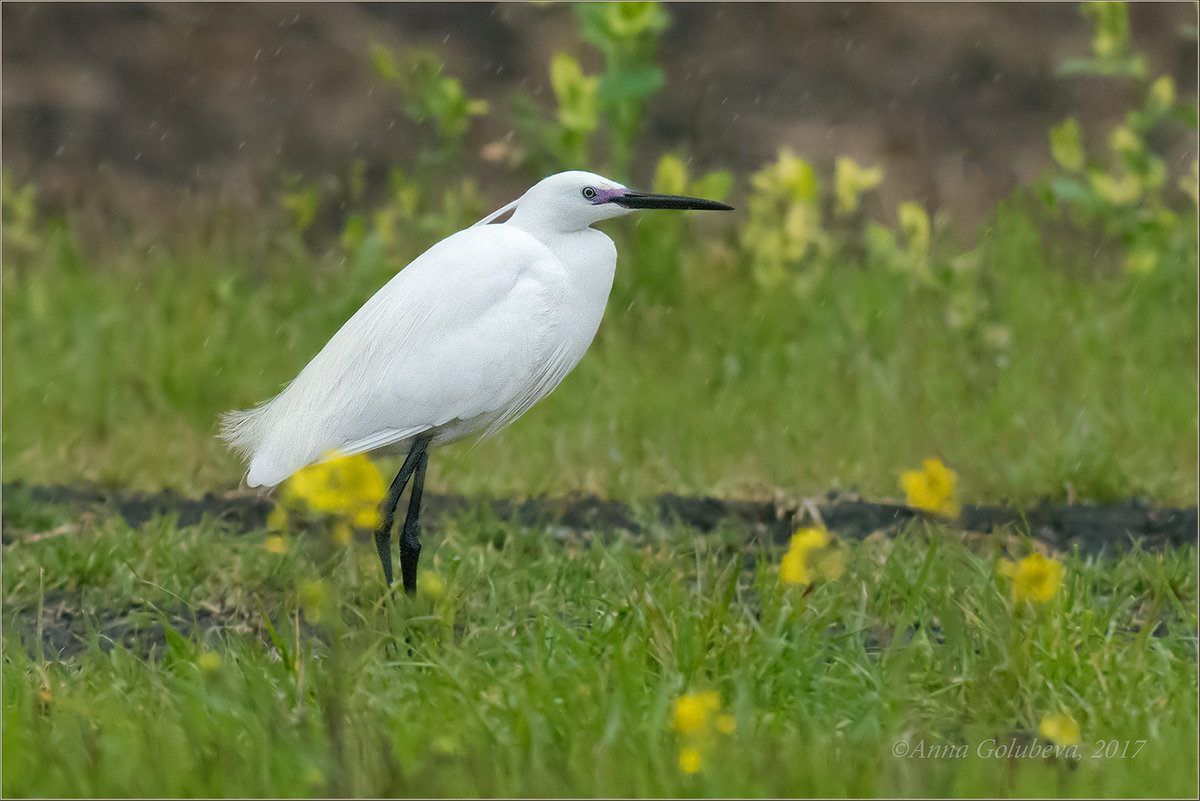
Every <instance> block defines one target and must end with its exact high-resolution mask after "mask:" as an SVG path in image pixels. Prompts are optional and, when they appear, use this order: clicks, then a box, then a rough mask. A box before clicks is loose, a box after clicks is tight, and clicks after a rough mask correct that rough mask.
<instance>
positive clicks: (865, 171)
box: [833, 156, 883, 214]
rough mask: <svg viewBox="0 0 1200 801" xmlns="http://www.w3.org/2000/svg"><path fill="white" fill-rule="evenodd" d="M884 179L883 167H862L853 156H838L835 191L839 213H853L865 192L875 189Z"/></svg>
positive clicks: (835, 171) (834, 181) (835, 170)
mask: <svg viewBox="0 0 1200 801" xmlns="http://www.w3.org/2000/svg"><path fill="white" fill-rule="evenodd" d="M882 181H883V168H882V167H866V168H863V167H860V166H858V164H857V162H855V161H854V159H852V158H848V157H846V156H840V157H838V160H837V161H836V162H835V163H834V179H833V183H834V187H835V189H834V191H835V193H836V194H837V211H838V214H853V213H854V212H855V211H856V210H857V209H858V199H859V196H860V195H862V193H863V192H866V191H868V190H870V189H874V188H875V187H876V186H878V185H879V184H880V182H882Z"/></svg>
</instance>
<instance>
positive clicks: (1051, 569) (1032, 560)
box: [998, 553, 1065, 603]
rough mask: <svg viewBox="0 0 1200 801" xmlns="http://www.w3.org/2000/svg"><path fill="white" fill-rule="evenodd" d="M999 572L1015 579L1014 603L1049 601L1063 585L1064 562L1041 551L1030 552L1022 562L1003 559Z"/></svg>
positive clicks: (1013, 588)
mask: <svg viewBox="0 0 1200 801" xmlns="http://www.w3.org/2000/svg"><path fill="white" fill-rule="evenodd" d="M998 570H999V573H1000V575H1002V576H1009V577H1011V578H1012V580H1013V585H1012V599H1013V603H1019V602H1020V601H1026V600H1029V601H1039V602H1044V601H1049V600H1050V599H1051V598H1053V597H1054V595H1055V593H1057V592H1058V590H1059V588H1060V587H1062V579H1063V573H1064V572H1065V569H1064V568H1063V565H1062V562H1059V561H1057V560H1055V559H1047V558H1046V557H1044V556H1042V555H1041V554H1040V553H1034V554H1030V555H1029V556H1026V557H1025V558H1024V559H1022V560H1021V561H1020V562H1011V561H1009V560H1008V559H1001V560H1000V565H999V568H998Z"/></svg>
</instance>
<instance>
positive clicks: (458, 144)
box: [370, 44, 488, 166]
mask: <svg viewBox="0 0 1200 801" xmlns="http://www.w3.org/2000/svg"><path fill="white" fill-rule="evenodd" d="M370 57H371V64H372V66H374V67H375V72H376V73H377V74H378V75H379V76H380V77H381V78H383V80H384V81H386V82H387V83H389V84H391V85H392V86H394V87H396V88H397V89H399V90H400V92H401V93H402V94H403V95H404V98H405V104H404V111H405V113H406V114H407V115H408V116H409V118H410V119H412V120H413V121H414V122H418V123H429V124H432V125H433V127H434V129H435V130H436V132H437V146H436V147H434V148H423V149H421V150H419V151H418V159H419V160H421V161H428V162H431V163H432V164H434V165H438V166H448V165H450V164H452V163H454V162H455V161H457V160H458V159H460V158H461V156H462V145H463V138H464V137H465V136H466V135H467V129H468V128H469V127H470V124H471V118H472V117H479V116H482V115H484V114H487V113H488V102H487V101H486V100H479V99H476V98H470V97H467V94H466V92H465V91H464V90H463V87H462V83H461V82H460V81H459V80H458V79H457V78H455V77H453V76H449V75H445V74H444V73H445V64H444V63H443V62H442V59H441V57H440V56H439V55H438V54H437V52H436V51H434V50H430V49H428V48H423V47H413V48H408V49H406V50H404V51H403V53H402V54H401V58H400V63H397V61H396V59H395V58H394V57H393V54H392V52H391V51H390V50H388V49H387V48H386V47H384V46H383V45H381V44H373V45H371V48H370Z"/></svg>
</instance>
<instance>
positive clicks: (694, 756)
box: [679, 748, 702, 773]
mask: <svg viewBox="0 0 1200 801" xmlns="http://www.w3.org/2000/svg"><path fill="white" fill-rule="evenodd" d="M701 765H702V760H701V759H700V749H698V748H680V749H679V769H680V770H681V771H683V772H684V773H699V772H700V767H701Z"/></svg>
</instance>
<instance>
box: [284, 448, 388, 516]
mask: <svg viewBox="0 0 1200 801" xmlns="http://www.w3.org/2000/svg"><path fill="white" fill-rule="evenodd" d="M326 457H327V460H326V461H323V462H318V463H317V464H312V465H309V466H308V467H306V468H304V469H303V470H301V471H299V472H298V473H296V474H295V475H294V476H292V477H291V478H289V479H288V481H287V483H286V484H285V485H284V488H283V497H284V500H285V502H287V503H289V504H293V505H302V506H305V507H307V508H308V509H310V510H311V511H314V512H327V513H332V514H336V515H338V516H339V517H342V518H344V519H346V520H348V521H349V522H350V524H351V525H353V526H357V527H359V528H374V527H376V526H378V525H379V502H380V501H381V500H382V499H383V496H384V495H385V494H386V493H387V484H386V483H385V482H384V480H383V475H382V474H380V472H379V469H378V468H377V467H375V464H374V463H373V462H372V461H371V460H370V459H368V458H367V457H366V456H365V455H364V454H356V455H354V456H344V457H340V458H339V457H337V456H335V455H334V454H327V455H326Z"/></svg>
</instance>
